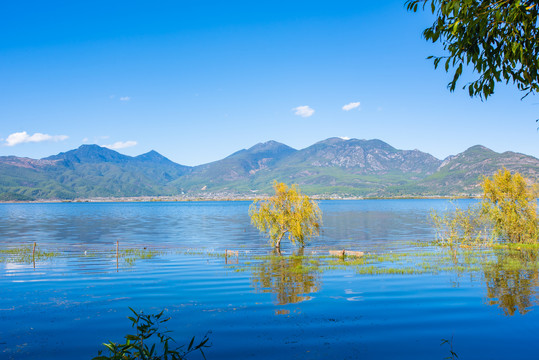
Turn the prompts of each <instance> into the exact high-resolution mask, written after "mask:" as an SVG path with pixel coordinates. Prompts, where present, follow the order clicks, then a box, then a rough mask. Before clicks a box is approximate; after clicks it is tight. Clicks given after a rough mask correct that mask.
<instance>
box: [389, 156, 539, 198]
mask: <svg viewBox="0 0 539 360" xmlns="http://www.w3.org/2000/svg"><path fill="white" fill-rule="evenodd" d="M502 167H506V168H507V169H508V170H510V171H511V172H515V171H517V172H520V173H521V174H522V175H524V176H525V177H527V178H529V179H531V180H533V181H538V180H539V159H537V158H534V157H532V156H528V155H524V154H519V153H515V152H510V151H507V152H504V153H501V154H500V153H497V152H494V151H492V150H490V149H488V148H486V147H484V146H481V145H476V146H473V147H471V148H469V149H468V150H466V151H464V152H462V153H460V154H458V155H454V156H450V157H448V158H447V159H445V160H444V161H443V162H442V164H441V165H440V167H439V168H438V170H437V171H436V172H435V173H433V174H432V175H430V176H428V177H426V178H424V179H422V180H420V181H418V182H416V183H414V184H411V185H410V186H403V187H400V188H398V187H391V188H388V189H387V190H386V191H385V192H384V194H383V195H388V196H389V195H478V194H480V193H481V192H482V190H481V187H480V183H481V181H482V180H483V177H484V176H492V175H493V174H494V173H495V172H496V171H498V170H499V169H501V168H502Z"/></svg>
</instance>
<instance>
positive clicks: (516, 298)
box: [483, 250, 539, 316]
mask: <svg viewBox="0 0 539 360" xmlns="http://www.w3.org/2000/svg"><path fill="white" fill-rule="evenodd" d="M538 265H539V264H538V252H537V250H507V251H501V252H499V253H497V254H496V259H495V260H494V261H492V262H488V263H485V264H484V266H483V272H484V277H485V284H486V287H487V298H488V302H487V303H488V304H489V305H498V307H500V308H501V309H502V310H503V312H504V314H505V315H508V316H512V315H514V314H515V313H516V312H518V313H520V314H526V313H527V312H528V311H530V310H531V308H532V306H534V305H536V304H537V287H538V286H539V276H538Z"/></svg>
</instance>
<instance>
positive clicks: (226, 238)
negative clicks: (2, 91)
mask: <svg viewBox="0 0 539 360" xmlns="http://www.w3.org/2000/svg"><path fill="white" fill-rule="evenodd" d="M249 205H250V203H249V202H189V203H105V204H98V203H65V204H0V219H1V221H0V248H1V249H8V248H12V247H17V246H20V245H28V244H32V243H33V242H37V244H38V248H39V249H41V250H53V251H57V252H61V256H59V257H56V258H54V259H52V260H50V261H42V262H37V263H36V269H34V268H33V265H32V264H22V263H0V288H1V289H2V290H1V291H2V293H1V297H0V358H1V359H4V358H5V359H90V358H91V357H93V356H96V355H97V350H99V349H102V347H101V346H100V344H101V343H102V342H105V341H109V340H113V341H122V340H123V339H122V336H123V335H125V334H127V333H129V332H130V331H131V330H132V329H131V327H130V323H129V321H128V320H126V316H128V315H130V314H129V310H128V307H129V306H130V307H133V308H135V309H138V310H144V311H145V312H157V311H160V310H161V309H166V312H167V314H168V315H170V316H172V320H171V321H170V322H169V323H168V324H169V325H168V328H169V329H170V330H172V331H173V337H174V338H176V339H177V340H178V342H180V343H183V342H187V341H188V340H189V339H190V337H191V336H192V335H197V336H203V335H204V334H205V333H206V332H207V331H211V334H210V339H211V343H212V347H211V348H210V349H208V350H207V351H206V355H207V358H208V359H230V358H234V359H236V358H257V359H275V358H282V359H326V358H328V357H331V358H335V359H360V358H361V359H443V358H445V357H446V356H448V354H449V352H448V349H449V348H448V347H447V346H440V339H442V338H444V339H449V338H451V337H452V336H453V339H454V341H453V345H454V350H455V351H456V352H457V353H458V355H459V358H460V359H507V358H515V359H517V358H535V357H536V356H537V355H536V354H538V353H539V342H538V341H537V333H538V330H539V318H538V311H537V304H536V291H537V286H536V282H533V281H532V282H531V283H532V286H529V287H528V288H529V289H528V290H529V292H530V293H529V294H528V295H529V296H528V298H529V299H531V302H530V303H529V304H526V306H524V308H525V311H521V312H519V311H516V312H515V313H514V314H513V315H512V316H509V315H507V312H506V311H504V309H503V308H501V307H500V306H497V305H496V304H489V302H491V300H492V299H491V297H490V298H489V297H488V296H487V295H488V294H487V287H486V284H485V280H484V279H482V278H481V277H479V278H478V277H477V276H475V275H473V276H472V275H471V274H470V275H467V274H459V275H458V276H457V275H455V274H453V273H442V274H438V275H428V274H423V275H359V274H356V273H355V272H354V271H353V270H334V271H325V272H321V273H320V272H315V273H309V274H305V275H304V276H296V277H294V276H290V275H289V274H281V273H279V271H280V270H279V269H283V268H286V266H287V265H286V264H283V263H280V262H279V260H276V261H277V263H272V262H271V261H267V262H264V261H262V263H261V265H260V264H259V266H258V267H256V268H255V267H249V266H247V267H244V269H243V271H237V269H238V268H239V264H238V265H234V264H232V265H230V264H228V265H227V264H225V259H224V258H222V257H213V256H207V254H204V253H207V252H210V253H219V252H220V253H222V252H223V251H224V250H225V249H233V250H239V251H240V252H241V253H242V254H251V255H252V254H269V253H270V252H271V248H270V247H268V245H267V240H266V239H265V238H263V237H262V236H261V235H260V234H259V233H258V231H257V230H255V229H253V228H252V227H251V226H250V224H249V217H248V215H247V210H248V207H249ZM320 205H321V209H322V211H323V214H324V230H323V234H322V235H321V236H320V237H319V238H317V239H316V240H315V241H314V242H313V243H312V244H311V245H309V246H307V248H306V249H305V251H306V252H313V251H314V252H327V250H328V249H342V248H346V249H350V250H362V251H368V252H371V253H388V252H400V251H406V250H407V249H409V248H410V247H411V246H412V245H410V242H416V241H423V240H430V239H432V237H433V230H432V228H431V225H430V224H429V221H428V214H429V212H430V210H431V209H433V208H436V209H441V210H443V209H445V208H448V207H449V203H448V202H447V201H442V200H364V201H326V202H321V204H320ZM116 241H119V244H120V248H121V249H126V248H144V247H147V248H150V249H158V250H161V251H162V254H161V255H158V256H155V257H153V258H151V259H139V260H136V261H135V262H134V263H133V264H127V263H124V262H120V264H119V267H118V269H117V268H116V260H115V258H114V256H113V254H114V251H115V247H116ZM190 249H194V250H190ZM295 250H296V249H295V248H294V247H292V246H290V245H289V244H288V243H286V244H285V245H284V247H283V252H284V253H285V254H290V253H292V252H294V251H295ZM85 252H86V255H84V253H85ZM186 252H190V253H186ZM239 261H240V262H241V261H242V260H241V257H240V260H239ZM245 269H247V270H245ZM532 280H533V279H532ZM264 281H266V282H264ZM193 358H197V357H196V356H194V357H193Z"/></svg>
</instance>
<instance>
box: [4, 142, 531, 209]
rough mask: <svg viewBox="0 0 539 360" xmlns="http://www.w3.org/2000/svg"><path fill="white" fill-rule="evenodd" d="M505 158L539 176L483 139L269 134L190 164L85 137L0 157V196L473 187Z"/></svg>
mask: <svg viewBox="0 0 539 360" xmlns="http://www.w3.org/2000/svg"><path fill="white" fill-rule="evenodd" d="M502 167H506V168H508V169H509V170H511V171H519V172H521V173H522V174H523V175H524V176H526V177H528V178H531V179H533V180H535V181H537V180H539V159H536V158H534V157H532V156H528V155H524V154H518V153H514V152H504V153H501V154H499V153H496V152H494V151H492V150H490V149H487V148H485V147H483V146H480V145H477V146H474V147H471V148H470V149H468V150H466V151H464V152H463V153H460V154H458V155H454V156H450V157H448V158H447V159H445V160H443V161H442V160H439V159H437V158H435V157H434V156H432V155H430V154H427V153H424V152H421V151H419V150H399V149H395V148H394V147H392V146H391V145H389V144H387V143H385V142H383V141H381V140H358V139H349V140H343V139H340V138H330V139H326V140H324V141H320V142H318V143H316V144H313V145H311V146H309V147H307V148H305V149H301V150H295V149H293V148H291V147H289V146H287V145H284V144H281V143H278V142H275V141H268V142H265V143H260V144H256V145H254V146H253V147H251V148H249V149H243V150H240V151H238V152H236V153H234V154H232V155H230V156H228V157H226V158H224V159H222V160H219V161H215V162H212V163H209V164H204V165H200V166H195V167H188V166H183V165H179V164H176V163H174V162H172V161H170V160H169V159H167V158H166V157H164V156H162V155H160V154H159V153H157V152H155V151H150V152H148V153H146V154H142V155H139V156H135V157H131V156H126V155H122V154H120V153H118V152H116V151H114V150H110V149H107V148H103V147H100V146H97V145H83V146H81V147H79V148H78V149H75V150H71V151H67V152H65V153H60V154H58V155H54V156H49V157H47V158H44V159H39V160H36V159H29V158H20V157H16V156H3V157H0V201H10V200H15V201H17V200H18V201H26V200H36V199H75V198H89V197H128V196H166V195H171V196H174V195H179V194H185V195H187V196H200V195H205V196H210V197H211V196H215V197H219V196H230V195H241V194H244V195H247V194H254V193H256V194H264V193H271V191H272V189H271V187H272V184H273V181H274V180H277V181H283V182H286V183H288V184H291V183H296V184H299V186H300V187H301V189H302V190H303V191H304V192H305V193H307V194H311V195H314V194H316V195H328V196H333V195H339V196H389V197H391V196H436V195H474V194H478V193H480V188H479V183H480V181H481V179H482V177H483V176H489V175H492V174H493V173H494V172H496V171H497V170H498V169H500V168H502Z"/></svg>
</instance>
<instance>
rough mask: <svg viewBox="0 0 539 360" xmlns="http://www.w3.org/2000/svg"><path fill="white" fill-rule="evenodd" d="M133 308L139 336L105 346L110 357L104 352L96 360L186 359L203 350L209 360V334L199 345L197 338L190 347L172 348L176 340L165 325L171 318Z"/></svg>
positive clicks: (191, 342)
mask: <svg viewBox="0 0 539 360" xmlns="http://www.w3.org/2000/svg"><path fill="white" fill-rule="evenodd" d="M129 309H130V310H131V312H133V314H134V316H128V317H127V318H128V319H129V320H131V323H132V324H131V325H132V327H134V328H136V333H135V334H134V335H126V336H125V339H126V342H125V343H124V344H119V343H115V342H112V341H110V342H108V343H104V344H103V345H104V346H105V347H106V348H107V350H108V356H106V355H102V353H103V352H102V351H101V350H100V351H99V352H98V356H97V357H94V358H93V359H92V360H135V359H136V360H168V359H170V360H183V359H187V356H188V355H189V354H190V353H192V352H195V351H200V353H201V354H202V356H203V357H204V359H205V358H206V356H205V355H204V349H205V348H208V347H209V346H210V345H207V343H208V341H209V338H208V334H206V335H204V338H203V339H202V340H201V341H200V342H198V343H197V344H195V337H194V336H193V337H192V338H191V341H190V342H189V345H187V347H186V346H185V345H182V346H179V347H171V345H172V343H175V341H174V339H173V338H172V337H171V336H170V335H168V334H169V333H170V331H169V330H166V329H162V327H163V324H164V323H166V322H167V321H169V320H170V317H169V318H163V313H164V310H163V311H161V312H160V313H158V314H149V315H146V314H144V313H142V312H140V313H139V312H136V311H135V310H133V309H132V308H129ZM156 338H157V339H158V340H159V341H157V339H156Z"/></svg>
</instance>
